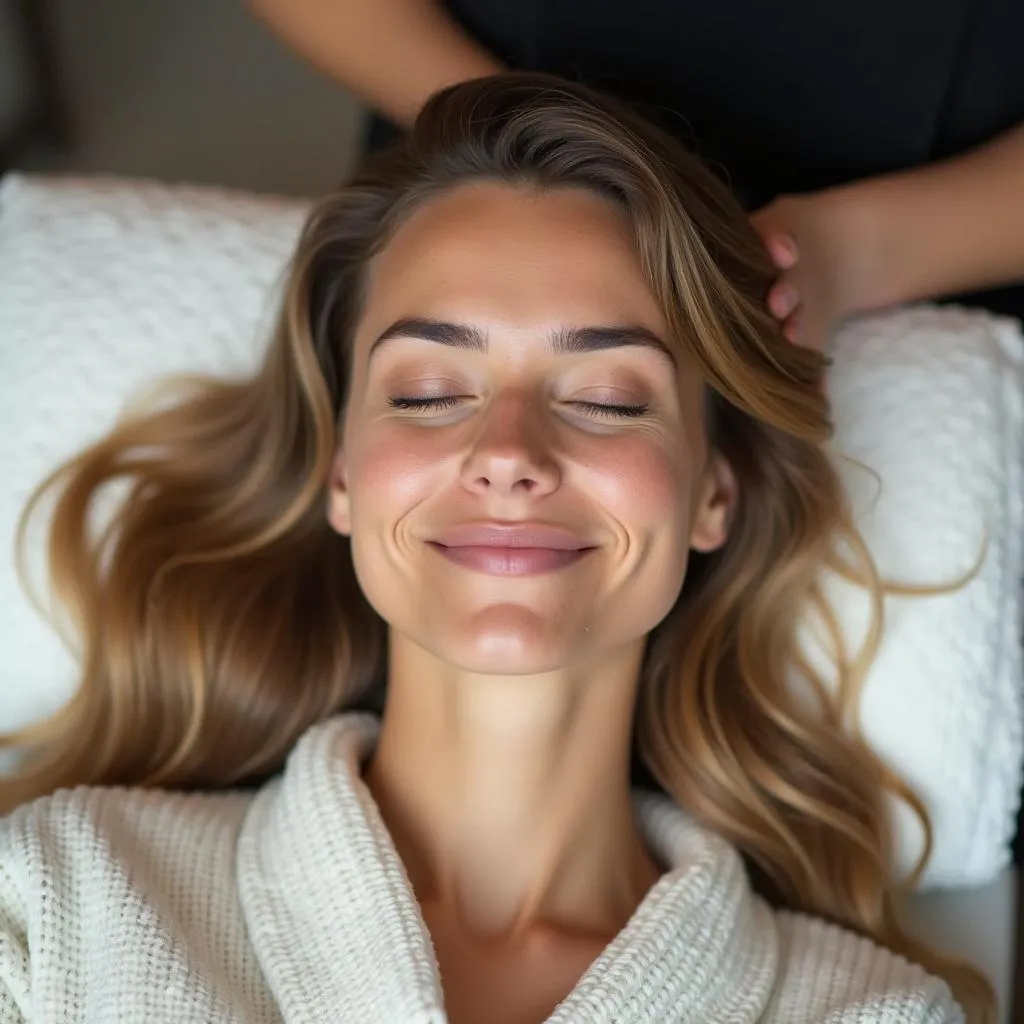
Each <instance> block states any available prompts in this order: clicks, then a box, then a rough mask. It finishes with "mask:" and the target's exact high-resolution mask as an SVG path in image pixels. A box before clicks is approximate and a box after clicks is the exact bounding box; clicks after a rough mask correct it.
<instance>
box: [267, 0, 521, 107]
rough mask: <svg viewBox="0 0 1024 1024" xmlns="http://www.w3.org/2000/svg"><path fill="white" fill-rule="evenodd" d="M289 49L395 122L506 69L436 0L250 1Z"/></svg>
mask: <svg viewBox="0 0 1024 1024" xmlns="http://www.w3.org/2000/svg"><path fill="white" fill-rule="evenodd" d="M247 3H248V6H249V9H250V10H251V11H252V12H253V14H255V15H256V16H257V17H258V18H260V19H261V20H262V21H263V22H265V23H266V24H267V25H268V26H269V27H270V28H271V29H272V30H273V31H274V32H275V33H276V34H277V35H278V36H279V37H280V38H281V39H282V40H283V41H284V42H285V43H286V44H288V46H290V47H291V48H292V49H293V50H295V51H296V52H297V53H298V54H299V55H300V56H302V57H304V58H305V59H306V60H307V61H309V62H310V63H311V64H313V65H314V66H316V67H318V68H319V69H320V70H321V71H323V72H324V73H325V74H327V75H329V76H330V77H331V78H333V79H334V80H335V81H336V82H338V83H340V84H341V85H343V86H345V87H346V88H347V89H349V90H350V91H351V92H353V93H354V94H355V95H356V96H357V97H359V99H361V100H362V101H363V102H364V103H366V105H367V106H369V107H370V108H371V109H373V110H375V111H376V112H377V113H379V114H383V115H384V116H385V117H387V118H388V119H389V120H391V121H393V122H394V123H395V124H398V125H402V126H408V125H409V124H411V123H412V121H413V119H414V118H415V117H416V114H417V113H418V112H419V109H420V107H421V106H422V105H423V103H424V102H425V101H426V99H427V97H428V96H430V94H431V93H433V92H435V91H437V90H438V89H441V88H443V87H444V86H447V85H454V84H455V83H457V82H461V81H465V80H466V79H469V78H480V77H482V76H484V75H490V74H495V73H496V72H499V71H504V70H505V67H504V65H503V64H502V63H501V61H499V60H498V59H497V58H496V57H494V56H493V55H492V54H490V53H489V52H488V51H487V50H486V49H484V47H483V46H481V45H480V44H479V43H477V42H476V41H475V40H474V39H473V38H472V37H471V36H470V35H469V34H468V33H466V32H465V31H464V30H463V29H462V27H461V26H460V25H459V24H458V23H457V22H456V21H455V20H454V19H453V18H452V17H451V16H450V15H449V14H448V13H447V12H446V11H445V10H444V9H443V8H442V7H441V5H440V4H439V3H435V2H433V0H247Z"/></svg>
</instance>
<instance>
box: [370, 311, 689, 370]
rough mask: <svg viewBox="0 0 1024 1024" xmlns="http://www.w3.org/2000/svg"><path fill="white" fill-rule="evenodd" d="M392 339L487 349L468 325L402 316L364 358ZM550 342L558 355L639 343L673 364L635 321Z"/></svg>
mask: <svg viewBox="0 0 1024 1024" xmlns="http://www.w3.org/2000/svg"><path fill="white" fill-rule="evenodd" d="M395 338H419V339H421V340H423V341H433V342H436V343H437V344H439V345H450V346H451V347H453V348H464V349H470V350H472V351H474V352H486V351H487V334H486V333H485V332H484V331H482V330H481V329H480V328H479V327H474V326H473V325H472V324H458V323H449V322H448V321H446V320H430V319H426V318H423V317H403V318H402V319H401V320H396V321H395V322H394V323H393V324H392V325H391V326H390V327H389V328H387V330H385V331H384V332H383V333H382V334H380V336H379V337H378V338H377V339H376V341H374V343H373V344H372V345H371V346H370V353H369V355H368V356H367V359H369V358H370V357H372V356H373V354H374V352H376V351H377V349H378V348H380V346H381V345H383V344H384V343H385V342H387V341H391V340H393V339H395ZM550 341H551V348H552V350H553V351H554V352H556V353H558V354H559V355H576V354H578V353H583V352H602V351H604V350H605V349H610V348H625V347H630V346H639V347H641V348H647V349H652V350H653V351H655V352H659V353H660V354H661V355H663V356H665V358H666V359H668V360H669V362H671V363H672V365H673V366H675V357H674V356H673V355H672V351H671V349H670V348H669V347H668V345H666V344H665V342H663V341H662V340H661V338H659V337H658V335H657V334H655V333H654V332H653V331H651V330H649V329H648V328H646V327H641V326H640V325H639V324H624V325H615V326H610V327H559V328H556V329H555V330H554V331H553V332H552V334H551V337H550Z"/></svg>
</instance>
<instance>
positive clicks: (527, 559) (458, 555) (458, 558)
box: [431, 544, 593, 576]
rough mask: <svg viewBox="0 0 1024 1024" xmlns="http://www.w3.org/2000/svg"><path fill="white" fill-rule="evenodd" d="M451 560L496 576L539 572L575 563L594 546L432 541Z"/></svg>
mask: <svg viewBox="0 0 1024 1024" xmlns="http://www.w3.org/2000/svg"><path fill="white" fill-rule="evenodd" d="M431 547H432V548H434V550H436V551H437V552H439V553H440V554H442V555H444V557H445V558H447V559H448V561H449V562H454V563H455V564H456V565H461V566H463V567H464V568H466V569H474V570H476V571H477V572H484V573H490V574H491V575H494V576H537V575H539V574H541V573H546V572H555V571H556V570H558V569H564V568H566V567H567V566H570V565H574V564H575V563H576V562H578V561H580V559H582V558H583V556H584V555H586V554H587V553H588V552H590V551H592V550H593V548H581V549H578V550H573V551H562V550H559V549H556V548H491V547H475V546H472V545H469V546H466V547H452V548H448V547H445V546H444V545H443V544H431Z"/></svg>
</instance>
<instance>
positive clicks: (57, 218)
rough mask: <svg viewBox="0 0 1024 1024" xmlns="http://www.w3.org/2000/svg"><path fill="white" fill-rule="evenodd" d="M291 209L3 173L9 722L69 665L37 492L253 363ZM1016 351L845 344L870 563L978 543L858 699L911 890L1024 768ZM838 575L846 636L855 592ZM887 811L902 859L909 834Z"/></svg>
mask: <svg viewBox="0 0 1024 1024" xmlns="http://www.w3.org/2000/svg"><path fill="white" fill-rule="evenodd" d="M306 209H307V206H306V204H304V203H301V202H295V201H283V200H270V199H265V198H260V197H253V196H244V195H239V194H231V193H226V192H222V191H218V190H213V189H208V188H180V187H167V186H163V185H157V184H151V183H128V182H121V181H112V180H89V181H76V180H71V179H64V180H46V179H40V178H35V179H33V178H26V177H19V176H11V177H8V178H7V179H6V180H5V181H4V182H3V184H2V186H0V410H2V412H0V415H2V417H3V419H2V422H0V427H2V429H0V543H2V544H3V545H4V548H5V550H4V553H3V556H2V557H0V645H2V648H3V650H4V652H5V654H4V658H3V662H2V664H0V729H7V728H13V727H16V726H18V725H22V724H25V723H27V722H28V721H30V720H32V719H34V718H37V717H38V716H40V715H41V714H43V713H45V712H47V711H49V710H52V709H54V708H55V707H57V706H59V704H60V703H61V702H62V701H63V700H65V699H66V698H67V696H68V694H69V692H70V689H71V687H72V685H73V682H74V678H75V666H74V662H73V660H72V658H71V656H70V655H69V654H68V653H67V652H66V651H65V650H64V649H63V648H62V646H61V645H60V643H59V641H58V640H57V639H56V637H55V635H54V634H53V633H52V632H51V630H50V629H49V627H48V626H47V625H46V624H45V623H44V622H43V621H42V620H41V619H40V618H39V617H38V615H37V614H36V612H35V610H34V609H33V608H32V607H31V606H30V604H29V603H28V602H27V601H26V600H25V598H24V596H23V595H22V593H21V591H20V589H19V587H18V583H17V580H16V577H15V574H14V567H13V563H12V560H11V558H10V557H9V554H8V552H9V551H10V545H11V541H12V539H13V533H14V526H15V522H16V519H17V515H18V512H19V511H20V509H21V507H22V505H23V503H24V500H25V498H26V497H27V495H28V493H29V491H30V490H31V488H32V487H33V485H34V484H35V483H36V482H37V481H38V480H39V479H41V478H42V477H43V475H44V474H45V473H46V472H47V471H48V470H49V469H51V468H52V467H53V466H54V465H55V464H56V463H57V462H59V461H60V460H61V459H63V458H64V457H66V456H67V455H70V454H71V453H73V452H74V451H76V450H77V449H78V448H79V447H81V445H82V444H84V443H85V442H86V441H88V440H90V439H92V438H95V437H97V436H98V435H99V434H101V433H102V432H103V431H104V429H105V428H106V427H108V426H109V425H110V423H111V422H112V420H113V418H114V416H115V415H116V412H117V410H118V408H119V405H120V403H121V401H122V400H123V398H124V397H125V396H126V395H127V394H128V393H129V392H130V391H132V390H133V389H134V388H135V387H137V386H138V385H141V384H144V383H146V382H148V381H150V380H152V379H153V378H154V376H159V375H161V374H165V373H168V372H175V371H182V370H185V371H187V370H207V371H225V370H237V369H244V368H248V367H251V366H253V365H255V363H256V361H257V359H258V358H259V355H260V353H261V351H262V348H263V346H264V344H265V338H266V332H267V328H268V325H269V321H270V315H271V313H272V310H273V305H274V296H275V295H276V293H277V287H276V286H277V285H278V283H279V280H280V276H281V269H282V265H283V263H284V261H285V259H286V258H287V256H288V255H289V253H290V251H291V248H292V246H293V244H294V242H295V239H296V236H297V233H298V230H299V227H300V224H301V221H302V218H303V216H304V214H305V212H306ZM1022 351H1024V339H1022V337H1021V335H1020V333H1019V331H1018V330H1017V328H1016V326H1015V325H1014V324H1013V323H1012V322H1010V321H1006V320H997V319H994V318H992V317H989V316H987V315H985V314H981V313H971V312H966V311H961V310H941V311H940V310H936V309H932V308H929V307H922V308H917V309H910V310H904V311H900V312H895V313H891V314H887V315H886V316H880V317H874V318H871V319H866V320H863V321H861V322H860V323H857V324H853V325H851V326H849V327H848V328H847V329H845V330H844V331H843V332H842V333H841V335H840V337H839V338H838V339H837V340H836V346H835V353H834V354H835V358H836V365H835V370H834V373H833V376H832V381H831V392H832V397H833V400H834V403H835V408H836V417H837V421H838V432H837V438H836V449H837V451H840V452H845V453H847V454H849V455H852V456H854V457H855V458H857V459H859V460H860V461H862V462H864V463H866V464H867V465H869V466H871V467H872V469H874V470H875V471H877V473H878V474H879V475H880V477H881V479H882V481H883V487H882V492H881V496H880V498H878V500H877V501H875V500H874V498H875V493H874V482H873V480H872V479H871V478H870V477H868V476H867V475H866V474H865V473H863V471H860V470H858V469H855V468H852V467H850V466H849V465H847V464H846V463H843V462H840V465H841V467H842V468H843V472H844V474H846V476H847V478H848V482H849V486H850V488H851V490H852V491H853V493H854V496H855V499H856V501H857V503H858V505H859V507H861V508H862V509H863V515H862V517H861V524H862V526H863V529H864V532H865V535H866V538H867V540H868V542H869V544H870V546H871V548H872V550H873V552H874V554H875V556H876V558H877V559H878V561H879V564H880V567H881V569H882V571H883V573H884V574H885V575H887V576H890V577H893V578H897V579H901V580H909V581H913V582H943V581H944V580H947V579H949V578H950V577H955V576H957V575H958V574H960V573H961V572H962V571H963V570H964V569H966V568H968V567H969V566H970V565H971V564H972V563H973V561H974V558H975V556H976V555H977V552H978V550H979V545H980V543H981V539H982V536H983V535H985V536H987V540H988V549H987V555H986V559H985V562H984V565H983V566H982V569H981V571H980V573H979V574H978V576H977V577H976V578H975V579H974V580H973V581H972V582H971V583H970V584H969V585H968V586H967V587H965V588H964V589H963V590H961V591H958V592H956V593H954V594H949V595H945V596H942V597H935V598H927V599H920V598H918V599H914V600H903V599H899V600H891V601H890V602H889V607H888V611H889V629H888V631H887V633H886V636H885V640H884V644H883V647H882V650H881V653H880V656H879V659H878V661H877V663H876V665H875V667H874V668H873V670H872V673H871V676H870V679H869V681H868V684H867V687H866V691H865V697H864V706H863V719H864V723H865V728H866V731H867V734H868V736H869V738H870V739H871V740H872V742H873V743H874V745H875V747H876V749H877V750H878V751H879V752H880V753H881V754H882V755H883V756H884V757H886V758H887V759H888V760H889V761H890V762H891V763H892V764H893V766H894V767H895V768H897V769H898V770H899V771H900V772H901V773H902V774H903V775H904V776H905V777H906V778H907V779H908V781H909V782H911V783H912V784H913V785H914V786H915V788H916V789H917V790H918V792H919V793H921V795H922V796H923V798H924V799H925V802H926V804H927V806H928V807H929V809H930V811H931V813H932V816H933V821H934V824H935V838H936V846H935V853H934V856H933V858H932V861H931V863H930V865H929V868H928V871H927V873H926V876H925V882H926V884H929V883H930V884H942V885H959V884H973V883H980V882H984V881H987V880H989V879H991V878H993V877H994V876H995V875H996V874H997V872H998V870H999V868H1001V867H1002V866H1003V865H1004V864H1005V863H1006V862H1007V860H1008V843H1009V841H1010V839H1011V837H1012V834H1013V828H1014V814H1015V811H1016V807H1017V799H1018V793H1019V788H1020V774H1021V765H1022V760H1024V741H1022V721H1024V711H1022V691H1021V647H1020V643H1019V631H1020V624H1021V600H1020V588H1019V582H1020V578H1021V573H1022V560H1024V553H1022V550H1021V547H1022V538H1024V510H1022V501H1021V499H1022V495H1024V491H1022V468H1021V454H1022V449H1024V434H1022V412H1021V406H1022V396H1021V374H1022ZM36 556H38V557H36ZM32 565H33V567H34V568H35V569H38V567H41V565H42V559H41V551H35V550H34V554H33V562H32ZM831 586H832V591H833V594H834V598H835V601H836V603H837V606H838V609H839V611H840V615H841V618H842V621H843V623H844V628H845V629H846V631H847V632H848V633H849V635H850V636H851V637H853V638H856V637H857V636H858V633H859V630H860V629H861V627H862V625H863V622H864V617H865V601H864V598H863V595H862V594H860V593H859V592H858V591H857V590H856V589H854V588H851V587H849V586H846V585H843V584H840V583H838V582H834V581H833V582H832V584H831ZM808 636H809V643H812V644H813V637H812V634H811V633H810V631H809V632H808ZM899 822H900V833H899V836H900V855H901V859H902V861H903V862H904V863H908V862H909V860H910V859H911V858H912V857H913V856H914V855H915V854H916V851H917V849H918V843H919V836H918V834H917V832H916V830H915V829H914V827H913V824H912V822H910V821H909V820H908V819H906V817H905V816H901V817H900V819H899Z"/></svg>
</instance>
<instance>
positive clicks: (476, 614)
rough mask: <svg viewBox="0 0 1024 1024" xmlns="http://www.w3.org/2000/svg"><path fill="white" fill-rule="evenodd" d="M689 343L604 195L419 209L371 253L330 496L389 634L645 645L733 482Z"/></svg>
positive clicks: (469, 656)
mask: <svg viewBox="0 0 1024 1024" xmlns="http://www.w3.org/2000/svg"><path fill="white" fill-rule="evenodd" d="M676 349H677V346H675V345H673V343H672V341H671V339H670V337H669V335H668V331H667V327H666V324H665V320H664V318H663V316H662V313H661V311H660V309H659V307H658V304H657V303H656V301H655V300H654V298H653V297H652V295H651V294H650V292H649V290H648V288H647V286H646V284H645V283H644V280H643V278H642V276H641V272H640V267H639V263H638V259H637V256H636V254H635V251H634V247H633V243H632V237H631V228H630V225H629V223H628V221H627V219H626V217H625V215H624V214H623V213H622V212H620V211H619V210H618V209H616V208H615V207H614V206H613V205H612V204H610V203H608V202H607V201H605V200H603V199H601V198H600V197H598V196H596V195H594V194H591V193H589V192H586V191H583V190H575V189H573V190H569V189H563V190H558V191H548V192H540V191H537V190H535V189H528V188H525V187H524V188H511V187H508V186H502V185H498V184H492V183H478V184H472V185H466V186H462V187H460V188H458V189H456V190H454V191H452V192H450V193H448V194H446V195H444V196H442V197H440V198H437V199H434V200H432V201H431V202H429V203H428V204H426V205H424V206H423V207H421V208H419V209H418V210H417V212H415V213H414V214H413V215H412V216H411V217H410V218H409V219H408V220H407V221H406V222H405V223H404V225H403V226H402V227H401V228H400V229H399V230H398V231H397V233H396V234H395V236H394V237H393V239H392V240H391V242H390V243H389V244H388V245H387V247H386V249H385V250H384V251H383V252H382V253H381V254H380V256H379V257H378V258H377V259H376V261H375V262H374V264H373V266H372V268H371V272H370V275H369V279H368V288H367V294H366V301H365V307H364V311H363V316H362V318H361V321H360V323H359V326H358V328H357V331H356V336H355V344H354V349H353V366H352V389H351V397H350V401H349V405H348V408H347V410H346V414H345V418H344V423H343V428H342V436H341V438H340V445H339V449H338V457H337V459H336V462H335V467H334V473H333V478H332V486H331V493H330V502H329V518H330V520H331V523H332V525H333V526H334V528H335V529H337V530H338V531H339V532H341V533H343V534H348V535H349V536H350V537H351V541H352V551H353V558H354V561H355V567H356V573H357V575H358V578H359V582H360V585H361V586H362V588H363V591H364V592H365V594H366V597H367V599H368V600H369V601H370V603H371V604H372V605H373V607H374V608H375V609H376V611H377V612H378V613H379V614H380V615H381V617H382V618H383V619H384V620H385V621H386V622H387V623H388V624H389V626H390V627H391V629H392V630H396V631H398V632H399V633H400V634H402V635H403V637H404V638H405V639H407V640H410V641H412V642H413V643H415V644H418V645H419V646H420V647H422V648H424V649H426V650H427V651H429V652H431V653H432V654H434V655H435V656H436V657H438V658H440V659H441V660H442V661H444V662H447V663H450V664H452V665H453V666H456V667H458V668H460V669H462V670H465V671H471V672H484V673H501V674H506V673H512V674H519V673H524V674H525V673H536V672H545V671H553V670H557V669H559V668H567V667H570V666H572V665H574V664H580V663H582V662H584V661H586V660H588V659H592V658H596V657H599V656H600V655H601V654H602V652H608V651H610V650H611V649H613V648H617V647H621V646H622V645H624V644H629V643H642V641H643V638H644V637H646V635H647V634H648V633H649V632H650V631H651V629H653V628H654V627H655V626H656V625H657V624H658V623H659V622H660V621H661V619H662V618H663V617H664V616H665V615H666V613H667V612H668V611H669V610H670V608H671V607H672V605H673V603H674V601H675V599H676V597H677V595H678V593H679V590H680V587H681V585H682V582H683V576H684V573H685V570H686V562H687V556H688V552H689V549H690V548H691V547H693V548H696V549H699V550H710V549H711V548H714V547H716V546H717V545H718V544H720V543H721V542H722V541H723V539H724V537H725V527H726V522H727V519H728V511H729V506H730V503H731V501H732V499H733V490H734V488H733V483H732V479H731V475H730V473H729V471H728V469H727V467H726V466H725V465H724V464H723V463H722V461H721V460H720V459H719V458H717V457H715V456H713V455H711V454H710V453H709V451H708V448H707V442H706V438H705V435H704V429H703V409H702V385H701V382H700V380H699V379H698V377H697V375H696V373H695V372H694V371H693V368H692V367H690V366H688V365H686V364H685V362H684V361H683V360H682V357H681V356H680V355H679V353H678V352H677V351H676ZM673 353H674V354H673Z"/></svg>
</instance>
